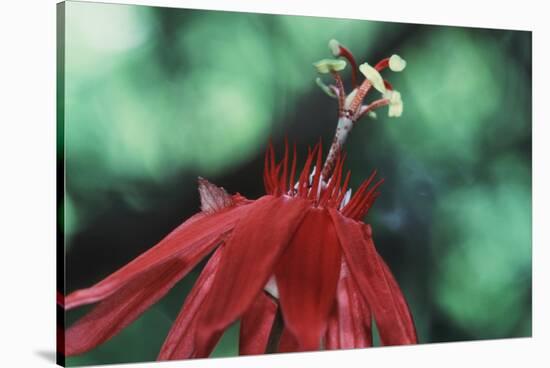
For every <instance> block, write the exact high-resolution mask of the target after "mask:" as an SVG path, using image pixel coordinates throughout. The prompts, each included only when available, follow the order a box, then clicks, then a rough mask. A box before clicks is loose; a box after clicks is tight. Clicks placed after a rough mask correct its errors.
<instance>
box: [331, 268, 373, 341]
mask: <svg viewBox="0 0 550 368" xmlns="http://www.w3.org/2000/svg"><path fill="white" fill-rule="evenodd" d="M336 299H337V301H336V305H335V308H334V310H333V313H332V315H331V322H330V324H329V326H330V327H329V329H328V330H327V342H326V344H327V348H329V349H352V348H364V347H368V346H372V326H371V318H372V317H371V312H370V309H369V307H368V305H366V303H365V301H364V300H363V296H362V295H361V294H360V292H359V290H358V288H357V284H356V282H355V280H354V279H353V277H352V276H351V274H350V272H349V269H348V266H347V263H346V262H345V260H342V269H341V272H340V280H339V281H338V289H337V291H336Z"/></svg>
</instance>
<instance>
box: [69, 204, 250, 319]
mask: <svg viewBox="0 0 550 368" xmlns="http://www.w3.org/2000/svg"><path fill="white" fill-rule="evenodd" d="M249 208H250V205H237V206H235V207H232V208H230V209H227V210H224V211H220V212H217V213H214V214H210V215H205V214H203V213H199V214H197V215H195V216H193V217H191V218H190V219H188V220H187V221H185V222H184V223H183V224H181V225H180V226H179V227H178V228H176V229H175V230H174V231H172V232H171V233H170V234H168V235H167V236H166V237H165V238H164V239H162V240H161V241H160V242H159V243H158V244H157V245H155V246H154V247H153V248H151V249H149V250H148V251H147V252H145V253H143V254H141V255H140V256H138V257H137V258H135V259H134V260H133V261H131V262H130V263H128V264H127V265H125V266H124V267H122V268H120V269H119V270H118V271H115V272H114V273H112V274H111V275H110V276H108V277H107V278H105V279H103V280H102V281H100V282H99V283H97V284H95V285H94V286H92V287H90V288H87V289H81V290H77V291H75V292H73V293H71V294H70V295H68V296H67V298H65V309H66V310H69V309H72V308H75V307H78V306H80V305H85V304H90V303H95V302H98V301H100V300H103V299H105V298H107V297H109V296H110V295H112V294H113V293H115V292H116V291H117V290H119V289H120V288H121V287H122V286H124V285H125V284H127V283H129V282H131V281H132V280H134V279H135V278H136V277H138V276H140V275H142V274H144V273H146V272H148V271H150V270H151V269H152V268H154V267H156V266H159V265H161V264H162V263H164V262H167V261H169V260H172V259H174V258H178V259H179V262H180V264H181V267H182V268H183V267H185V268H186V269H187V271H189V270H191V269H192V268H193V267H194V266H195V265H196V264H197V263H198V262H199V261H200V260H201V259H202V258H203V257H204V256H206V255H207V254H208V252H210V251H211V250H212V247H213V246H215V245H217V244H218V243H219V242H220V240H221V239H222V238H223V237H224V236H225V234H226V233H227V232H229V231H230V230H231V229H232V228H233V227H234V225H235V223H236V222H237V220H238V219H239V218H240V217H242V216H243V215H244V214H245V213H246V212H247V211H248V210H249ZM183 275H185V273H184V274H183ZM183 275H182V277H183Z"/></svg>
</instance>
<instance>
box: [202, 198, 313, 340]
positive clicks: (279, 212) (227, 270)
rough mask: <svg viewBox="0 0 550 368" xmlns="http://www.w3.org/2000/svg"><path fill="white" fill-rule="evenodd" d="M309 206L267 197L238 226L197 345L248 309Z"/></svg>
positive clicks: (207, 303)
mask: <svg viewBox="0 0 550 368" xmlns="http://www.w3.org/2000/svg"><path fill="white" fill-rule="evenodd" d="M308 206H309V202H307V201H305V200H302V199H296V198H288V197H286V196H281V197H273V196H264V197H262V198H260V199H258V200H257V201H256V202H255V205H254V207H252V208H251V209H250V211H249V212H248V213H247V214H246V215H245V216H244V217H243V218H242V219H241V220H240V221H239V223H238V224H237V226H235V230H234V231H233V234H232V235H231V237H230V238H229V239H228V241H227V243H226V246H225V251H224V257H223V259H222V260H221V262H220V266H219V270H218V273H217V274H216V277H215V279H214V282H213V284H212V291H211V293H210V294H209V295H208V297H207V298H206V300H205V302H204V305H203V307H202V308H201V317H200V327H199V328H198V331H197V332H198V336H197V340H198V341H200V342H201V343H200V344H199V345H201V346H202V345H205V344H207V343H208V341H209V339H211V338H212V336H213V335H214V334H215V333H216V332H217V331H223V330H224V329H225V328H226V327H227V326H228V325H229V324H230V323H231V322H233V321H235V320H236V319H237V318H239V317H240V316H241V315H242V314H243V313H244V311H245V310H246V309H247V308H248V307H249V306H250V304H251V303H252V301H253V300H254V297H256V295H257V294H258V293H259V292H260V290H261V289H262V288H263V287H264V285H265V284H266V282H267V279H268V278H269V276H271V275H272V274H273V265H274V264H275V262H276V261H277V259H278V258H279V256H280V254H281V252H282V251H283V250H284V248H285V246H286V245H287V244H288V242H289V240H290V238H291V237H292V235H293V234H294V232H295V230H296V228H297V226H298V225H299V224H300V222H301V220H302V218H303V216H304V214H305V212H306V208H307V207H308Z"/></svg>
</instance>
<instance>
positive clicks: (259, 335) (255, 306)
mask: <svg viewBox="0 0 550 368" xmlns="http://www.w3.org/2000/svg"><path fill="white" fill-rule="evenodd" d="M276 314H277V303H276V302H275V301H274V300H273V299H272V298H271V297H270V296H268V295H266V294H265V293H264V292H263V291H260V293H259V294H258V296H257V297H256V299H254V302H253V303H252V305H251V306H250V308H248V310H247V311H246V313H245V314H244V315H243V318H242V319H241V329H240V336H239V354H240V355H255V354H264V353H265V351H266V348H267V343H268V342H269V334H270V333H271V328H272V327H273V322H274V321H275V316H276Z"/></svg>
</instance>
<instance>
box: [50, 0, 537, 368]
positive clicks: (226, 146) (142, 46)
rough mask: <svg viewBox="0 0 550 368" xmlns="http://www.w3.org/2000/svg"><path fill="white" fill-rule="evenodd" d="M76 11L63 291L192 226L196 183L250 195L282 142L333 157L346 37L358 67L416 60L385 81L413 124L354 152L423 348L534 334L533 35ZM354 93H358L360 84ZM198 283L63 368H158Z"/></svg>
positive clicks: (231, 337) (67, 64) (64, 108)
mask: <svg viewBox="0 0 550 368" xmlns="http://www.w3.org/2000/svg"><path fill="white" fill-rule="evenodd" d="M64 6H65V17H64V19H63V17H60V19H59V21H60V22H63V21H64V22H65V23H64V37H60V40H59V47H61V48H62V47H64V50H62V52H63V57H64V58H62V61H63V59H64V61H63V65H61V66H60V73H59V78H60V81H61V83H64V85H63V87H64V95H61V96H60V97H61V98H60V100H59V101H58V116H59V118H60V123H61V125H60V129H59V132H60V138H63V134H64V139H59V142H60V144H59V145H58V153H59V159H60V160H63V158H65V175H66V176H65V183H66V188H65V189H66V190H65V194H64V202H63V203H61V204H60V214H61V215H62V216H60V222H59V226H60V229H61V230H62V231H63V234H64V239H65V258H66V268H65V276H66V286H65V290H64V292H65V293H69V292H71V291H74V290H76V289H78V288H82V287H86V286H89V285H91V284H93V283H95V282H97V281H99V280H101V279H102V278H103V277H105V276H106V275H108V274H109V273H111V272H113V271H114V270H116V269H117V268H118V267H120V266H122V265H124V264H125V263H127V262H128V261H130V260H131V259H133V258H134V257H135V256H137V255H138V254H140V253H141V252H143V251H145V250H146V249H148V248H150V247H151V246H152V245H154V244H155V243H156V242H157V241H158V240H160V239H161V238H162V237H163V236H164V235H166V234H167V233H168V232H169V231H170V230H171V229H173V228H174V227H175V226H177V225H178V224H179V223H181V222H182V221H184V220H185V219H186V218H188V217H189V216H191V215H192V214H193V213H196V212H197V211H198V209H199V198H198V193H197V188H196V178H197V176H199V175H200V176H203V177H206V178H208V179H209V180H211V181H212V182H214V183H216V184H219V185H221V186H224V187H225V188H226V189H227V190H228V191H230V192H240V193H241V194H243V195H245V196H247V197H249V198H257V197H259V196H261V195H262V194H263V186H262V179H261V174H262V166H263V161H262V160H263V152H264V149H265V147H266V143H267V141H268V140H269V138H270V137H271V138H272V139H273V141H274V143H275V144H276V146H277V147H278V149H279V150H280V148H281V146H282V141H283V140H284V137H288V138H289V140H290V141H291V142H296V143H297V144H298V149H299V152H301V153H302V156H304V155H305V153H304V152H305V151H306V150H307V146H308V145H313V144H315V143H316V142H317V141H318V140H319V138H322V139H323V141H324V142H329V141H330V140H331V139H332V134H333V131H334V129H335V123H336V108H337V106H336V102H335V101H334V100H332V99H330V98H328V97H327V96H326V95H324V94H323V93H322V92H321V91H320V90H319V89H318V88H317V87H316V85H315V83H314V80H315V77H316V74H315V71H314V69H313V67H312V65H311V63H312V62H314V61H316V60H318V59H321V58H324V57H328V56H330V53H329V50H328V48H327V41H328V40H329V39H331V38H336V39H338V40H339V41H341V42H342V43H343V44H345V45H347V46H348V47H349V48H350V49H351V50H352V51H353V52H354V53H355V55H356V57H357V59H358V60H359V61H360V62H363V61H368V62H369V63H371V64H372V63H376V62H377V61H378V60H379V59H381V58H383V57H386V56H389V55H391V54H392V53H398V54H400V55H402V56H403V57H404V58H405V59H406V60H407V62H408V65H407V68H406V69H405V71H404V72H403V73H391V72H389V71H388V72H387V73H385V74H384V75H385V76H386V77H387V78H388V79H389V80H390V81H391V82H392V83H393V85H394V87H395V88H396V89H398V90H399V91H400V92H401V94H402V96H403V100H404V104H405V110H404V114H403V116H402V117H401V118H399V119H390V118H388V117H387V114H386V111H385V110H384V111H379V113H378V119H377V120H368V119H365V120H362V121H361V122H360V123H359V124H358V125H357V126H356V127H355V128H354V131H353V133H352V134H351V136H350V139H349V140H348V143H347V145H346V150H347V152H348V156H349V159H348V161H347V168H349V169H351V170H352V185H353V187H355V188H356V187H357V185H358V184H359V183H360V182H361V181H362V180H363V179H364V178H365V177H367V176H368V175H369V174H370V172H371V170H373V169H375V168H376V169H378V172H379V175H380V176H381V177H383V178H384V179H385V183H384V185H383V187H382V195H381V197H380V198H379V199H378V200H377V202H376V204H375V206H374V207H373V209H372V210H371V211H370V213H369V215H368V217H367V218H366V219H365V221H367V222H369V223H371V224H372V226H373V229H374V240H375V242H376V244H377V248H378V249H379V251H380V253H381V254H382V255H383V257H384V258H385V259H386V260H387V262H388V263H389V265H390V267H391V269H392V270H393V272H394V273H395V275H396V277H397V279H398V281H399V283H400V285H401V286H402V289H403V291H404V293H405V295H406V296H407V299H408V301H409V303H410V305H411V309H412V312H413V315H414V318H415V321H416V324H417V328H418V332H419V337H420V340H421V342H422V343H431V342H443V341H465V340H477V339H494V338H507V337H521V336H531V33H529V32H520V31H506V30H485V29H472V28H457V27H444V26H429V25H411V24H399V23H385V22H371V21H362V20H343V19H326V18H315V17H295V16H280V15H276V16H275V15H262V14H246V13H233V12H217V11H199V10H184V9H168V8H155V7H144V6H128V5H112V4H92V3H80V2H66V3H65V5H64ZM61 24H63V23H61ZM61 34H62V33H61ZM63 77H64V78H63ZM344 77H345V80H346V82H347V84H348V86H349V81H350V75H349V70H347V71H346V72H345V73H344ZM371 98H372V97H371ZM63 143H64V144H63ZM302 158H303V157H302ZM202 266H203V264H202V263H201V264H200V265H199V266H197V268H196V269H195V270H194V271H193V272H192V273H191V274H190V275H189V276H188V277H186V278H185V279H184V280H183V281H182V282H180V283H179V284H178V285H177V286H176V287H175V288H174V289H173V290H172V291H171V292H170V293H169V295H168V296H167V297H165V298H164V299H163V300H162V301H161V302H159V303H158V304H157V305H155V306H154V307H153V308H151V309H150V310H149V311H148V312H146V313H145V314H143V315H142V317H141V318H139V319H138V320H137V321H136V322H134V323H133V324H132V325H130V326H129V327H128V328H126V329H125V330H124V331H123V332H122V333H120V334H119V335H117V336H116V337H114V338H113V339H112V340H110V341H109V342H107V343H105V344H104V345H102V346H100V347H98V348H97V349H95V350H93V351H91V352H89V353H86V354H83V355H81V356H78V357H72V358H69V359H67V364H68V365H85V364H100V363H122V362H138V361H148V360H154V359H155V358H156V355H157V353H158V351H159V349H160V346H161V345H162V342H163V340H164V337H165V336H166V334H167V332H168V330H169V328H170V325H171V323H172V321H173V320H174V319H175V317H176V315H177V313H178V311H179V308H180V307H181V305H182V303H183V301H184V300H185V296H186V293H187V292H188V291H189V290H190V288H191V287H192V285H193V281H194V280H195V279H196V277H197V275H198V273H199V272H200V269H201V267H202ZM85 311H86V308H82V309H80V310H77V311H71V312H69V313H68V314H67V323H68V324H70V323H72V322H73V321H75V320H76V319H77V318H78V317H79V316H81V315H82V314H83V313H84V312H85ZM237 338H238V323H237V324H235V325H234V326H233V327H232V328H230V329H229V330H228V332H227V333H226V334H225V335H224V337H223V338H222V340H221V342H220V343H219V345H218V347H217V349H216V351H215V352H214V354H213V355H214V356H234V355H236V354H237V352H238V350H237Z"/></svg>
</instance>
